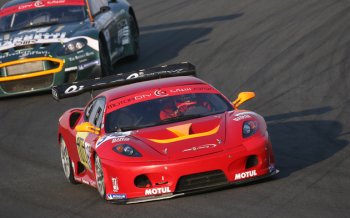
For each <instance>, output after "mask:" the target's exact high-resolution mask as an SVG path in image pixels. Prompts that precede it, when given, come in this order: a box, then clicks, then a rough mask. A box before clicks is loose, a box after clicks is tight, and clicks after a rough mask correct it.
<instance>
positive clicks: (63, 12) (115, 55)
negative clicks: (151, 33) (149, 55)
mask: <svg viewBox="0 0 350 218" xmlns="http://www.w3.org/2000/svg"><path fill="white" fill-rule="evenodd" d="M138 41H139V30H138V25H137V21H136V17H135V13H134V11H133V9H132V7H131V6H130V5H129V3H128V2H127V1H125V0H118V1H116V0H110V1H107V0H98V1H96V0H58V1H52V0H11V1H8V2H7V3H6V4H5V5H4V6H3V7H2V8H1V10H0V97H3V96H11V95H17V94H23V93H27V92H36V91H42V90H49V89H50V88H51V87H52V86H54V85H59V84H63V83H71V82H73V81H78V80H85V79H89V78H95V77H99V76H101V75H102V76H104V75H109V74H112V65H113V64H114V63H115V62H117V61H118V60H120V59H122V58H124V57H137V55H138V52H139V43H138Z"/></svg>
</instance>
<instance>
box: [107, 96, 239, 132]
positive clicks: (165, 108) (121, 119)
mask: <svg viewBox="0 0 350 218" xmlns="http://www.w3.org/2000/svg"><path fill="white" fill-rule="evenodd" d="M230 110H233V107H232V105H231V104H230V103H229V102H228V101H227V100H225V99H224V98H223V97H222V96H221V95H220V94H215V93H196V94H183V95H176V96H167V97H163V98H157V99H153V100H148V101H143V102H140V103H136V104H131V105H129V106H126V107H122V108H119V109H117V110H115V111H112V112H110V113H108V114H107V115H106V120H105V130H106V132H107V133H109V132H118V131H129V130H136V129H141V128H146V127H152V126H157V125H163V124H168V123H174V122H179V121H185V120H190V119H194V118H199V117H205V116H210V115H214V114H220V113H224V112H225V111H230Z"/></svg>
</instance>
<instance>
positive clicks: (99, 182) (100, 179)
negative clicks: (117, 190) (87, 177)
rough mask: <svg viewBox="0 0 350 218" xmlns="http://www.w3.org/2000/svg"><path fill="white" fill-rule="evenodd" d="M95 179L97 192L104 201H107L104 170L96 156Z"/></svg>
mask: <svg viewBox="0 0 350 218" xmlns="http://www.w3.org/2000/svg"><path fill="white" fill-rule="evenodd" d="M95 179H96V186H97V191H98V193H99V195H100V197H101V198H102V199H106V186H105V180H104V175H103V170H102V163H101V159H100V158H99V157H98V156H97V154H96V155H95Z"/></svg>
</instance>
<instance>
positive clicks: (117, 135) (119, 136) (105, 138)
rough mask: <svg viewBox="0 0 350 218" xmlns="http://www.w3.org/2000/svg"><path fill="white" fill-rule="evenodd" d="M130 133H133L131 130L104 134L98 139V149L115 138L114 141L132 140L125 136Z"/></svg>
mask: <svg viewBox="0 0 350 218" xmlns="http://www.w3.org/2000/svg"><path fill="white" fill-rule="evenodd" d="M130 134H131V132H130V131H127V132H118V133H114V134H112V135H104V136H102V137H101V138H100V139H99V140H98V141H97V143H96V149H97V148H98V147H99V146H100V145H102V144H103V143H104V142H106V141H108V140H113V141H112V143H116V142H127V141H130V139H129V138H128V137H125V136H128V135H130Z"/></svg>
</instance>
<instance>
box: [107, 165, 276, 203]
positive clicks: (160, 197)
mask: <svg viewBox="0 0 350 218" xmlns="http://www.w3.org/2000/svg"><path fill="white" fill-rule="evenodd" d="M278 173H279V170H278V169H274V170H273V171H271V172H269V173H267V174H265V175H262V176H257V177H254V178H249V179H245V180H241V181H237V182H227V184H223V185H219V186H215V187H210V188H209V187H205V188H201V189H197V190H193V191H189V192H183V193H169V194H163V195H158V196H150V197H139V198H133V199H125V200H115V201H112V203H116V204H137V203H144V202H150V201H160V200H165V199H171V198H176V197H181V196H185V195H190V194H197V193H202V192H207V191H212V190H216V189H220V188H225V187H230V186H235V185H242V184H245V183H250V182H254V181H258V180H263V179H266V178H269V177H271V176H274V175H276V174H278Z"/></svg>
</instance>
